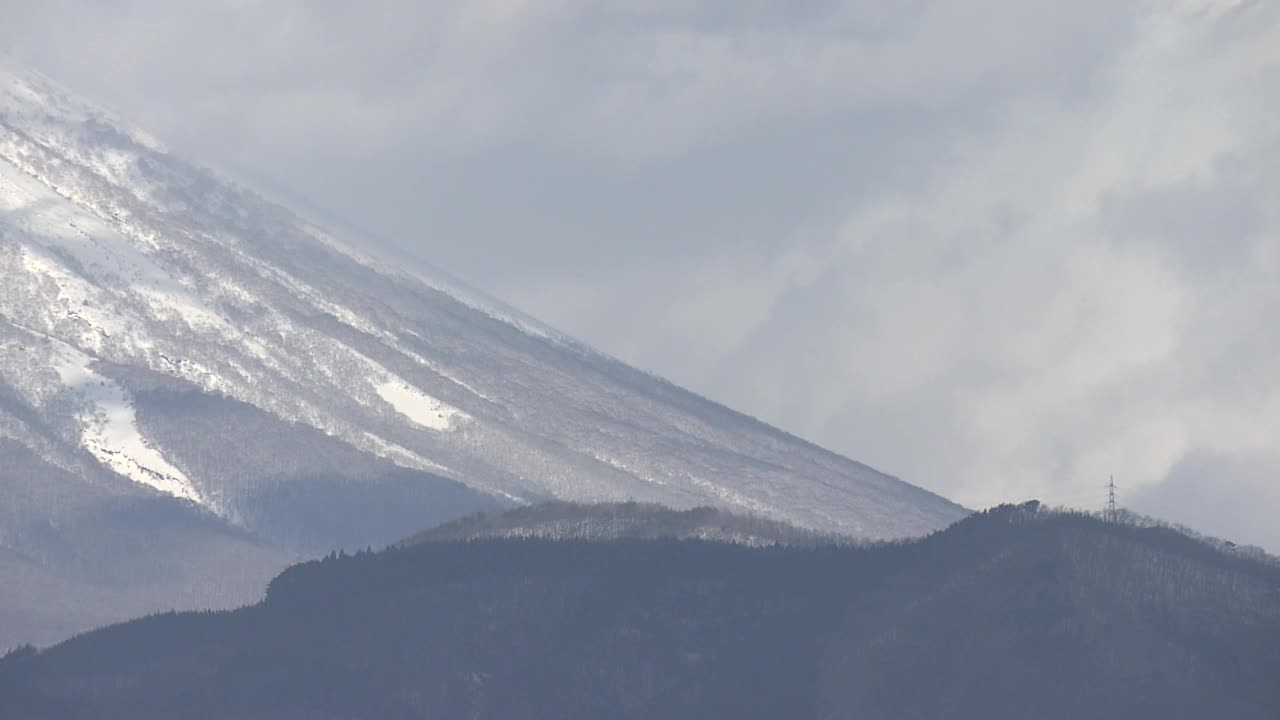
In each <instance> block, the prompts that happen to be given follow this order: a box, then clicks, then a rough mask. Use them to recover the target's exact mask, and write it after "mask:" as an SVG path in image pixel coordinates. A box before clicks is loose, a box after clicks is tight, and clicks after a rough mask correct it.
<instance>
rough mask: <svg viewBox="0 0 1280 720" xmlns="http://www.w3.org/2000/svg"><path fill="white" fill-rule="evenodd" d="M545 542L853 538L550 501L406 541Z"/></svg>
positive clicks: (642, 506)
mask: <svg viewBox="0 0 1280 720" xmlns="http://www.w3.org/2000/svg"><path fill="white" fill-rule="evenodd" d="M481 538H542V539H546V540H622V539H628V540H657V539H662V538H665V539H675V540H713V541H717V542H731V543H738V544H741V545H775V544H781V545H810V546H812V545H832V544H837V543H841V542H852V541H853V538H846V537H842V536H840V535H833V534H829V533H820V532H817V531H814V530H807V529H805V528H798V527H796V526H794V525H790V524H788V523H784V522H779V521H777V520H770V519H768V518H762V517H754V516H748V515H735V514H734V513H731V512H728V511H726V510H721V509H719V508H713V507H697V508H691V509H689V510H672V509H671V508H667V507H663V506H661V505H655V504H653V503H637V502H626V503H599V504H591V505H583V504H578V503H567V502H548V503H542V504H539V505H528V506H524V507H517V508H514V509H509V510H495V511H492V512H485V513H476V514H473V515H468V516H466V517H462V518H458V519H457V520H452V521H450V522H446V523H444V524H443V525H438V526H436V527H433V528H431V529H430V530H426V531H424V532H421V533H418V534H417V535H415V536H413V537H412V538H409V539H408V540H406V541H404V544H407V545H412V544H415V543H420V542H442V541H449V540H478V539H481Z"/></svg>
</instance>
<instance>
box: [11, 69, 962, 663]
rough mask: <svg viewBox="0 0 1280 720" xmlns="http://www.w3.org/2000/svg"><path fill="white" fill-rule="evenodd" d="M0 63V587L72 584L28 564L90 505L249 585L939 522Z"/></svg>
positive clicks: (867, 471)
mask: <svg viewBox="0 0 1280 720" xmlns="http://www.w3.org/2000/svg"><path fill="white" fill-rule="evenodd" d="M3 63H4V61H3V60H0V499H2V500H3V508H4V509H3V510H0V569H2V568H4V567H5V564H4V563H5V553H8V554H9V555H11V556H13V557H14V558H16V559H13V560H11V561H10V562H11V563H13V564H16V565H21V566H22V567H25V568H27V570H26V571H27V572H45V571H46V570H49V568H55V569H56V570H57V571H58V572H60V573H63V575H64V576H66V575H68V573H69V574H71V575H74V572H72V571H71V570H67V568H68V567H78V565H76V563H77V562H81V564H83V563H82V561H83V558H80V559H79V560H75V561H74V562H73V561H65V558H63V561H55V560H52V559H50V558H52V557H55V556H57V557H61V556H59V555H58V552H61V551H56V548H58V547H62V546H60V545H59V542H62V540H60V539H59V538H64V536H65V535H66V534H67V533H68V532H69V530H68V528H76V529H77V530H76V532H80V529H81V528H84V527H91V526H92V527H97V526H96V525H93V524H92V523H87V522H86V521H85V520H84V518H85V517H87V516H86V515H84V513H99V510H100V508H101V506H102V503H106V502H110V503H115V504H116V505H119V504H120V503H124V504H125V505H127V506H130V507H132V504H134V503H141V502H146V503H150V505H149V507H152V508H153V509H154V508H162V510H155V512H159V513H160V514H161V515H164V517H166V518H171V519H170V520H165V521H164V522H161V523H160V524H161V525H165V526H166V527H168V526H172V527H169V530H165V531H164V532H174V533H176V532H177V530H176V529H174V528H181V529H182V533H184V534H183V537H184V538H187V540H186V541H184V542H192V543H195V542H197V540H196V539H193V538H197V537H198V538H202V540H200V542H204V543H205V544H204V545H203V546H202V547H205V548H208V547H212V546H214V545H217V546H218V547H220V548H222V549H223V550H225V552H223V551H219V552H216V553H214V552H206V553H204V555H209V556H215V557H217V558H218V561H217V562H223V561H224V560H225V559H226V557H228V554H227V553H231V555H232V556H236V557H241V556H244V555H246V554H251V555H254V556H255V557H259V556H261V558H260V559H261V564H262V567H263V568H266V567H268V566H272V567H273V569H274V568H275V567H278V566H279V565H278V564H279V563H280V562H283V560H281V558H282V557H285V556H296V555H298V554H305V553H311V552H315V551H317V550H319V549H324V548H327V547H332V546H335V545H355V546H363V545H364V544H377V543H380V542H389V541H391V540H393V539H395V536H394V535H393V533H396V532H400V533H401V534H408V531H411V530H413V529H418V528H420V527H422V526H425V525H427V524H430V522H432V521H438V520H442V519H446V518H448V517H454V516H457V515H460V514H463V513H466V512H473V511H477V510H484V509H491V508H495V507H500V506H503V505H510V504H523V503H528V502H534V501H539V500H544V499H553V498H554V499H561V500H571V501H583V502H607V501H625V500H636V501H641V502H653V503H661V504H664V505H668V506H671V507H675V508H689V507H694V506H699V505H715V506H718V507H722V508H726V509H730V510H734V511H739V512H746V513H753V514H756V515H759V516H762V517H766V518H773V519H777V520H783V521H786V522H789V523H792V524H795V525H797V526H800V527H806V528H812V529H817V530H821V531H824V532H834V533H841V534H847V535H853V536H860V537H880V538H896V537H904V536H910V535H918V534H921V533H925V532H928V531H930V530H934V529H937V528H939V527H942V526H944V525H946V524H948V523H950V522H951V521H953V520H955V519H957V518H959V517H961V516H962V515H963V514H964V512H965V511H964V510H963V509H962V508H960V507H958V506H956V505H954V504H952V503H950V502H948V501H947V500H945V499H943V498H941V497H938V496H936V495H934V494H932V493H929V492H927V491H924V490H922V489H920V488H917V487H914V486H912V485H908V484H906V483H903V482H901V481H899V480H897V479H895V478H892V477H889V476H887V475H884V474H882V473H880V472H877V471H875V470H873V469H871V468H869V467H866V466H864V465H861V464H859V463H856V462H853V461H851V460H848V459H846V458H844V457H841V456H839V455H836V454H833V453H831V452H828V451H825V450H823V449H821V448H818V447H816V446H814V445H811V444H808V443H805V442H803V441H801V440H798V439H796V438H794V437H792V436H789V435H787V434H785V433H783V432H781V431H779V430H777V429H774V428H772V427H769V426H767V425H765V424H763V423H760V422H757V421H755V420H753V419H751V418H748V417H745V416H743V415H740V414H738V413H735V412H733V411H731V410H728V409H726V408H724V407H721V406H719V405H716V404H714V403H711V402H709V401H707V400H704V399H702V398H700V397H698V396H696V395H694V394H691V393H689V392H687V391H684V390H682V389H680V388H678V387H675V386H673V385H671V384H669V383H667V382H665V381H663V380H661V379H658V378H655V377H653V376H651V375H648V374H645V373H642V372H639V371H637V370H635V369H632V368H630V367H627V366H626V365H624V364H622V363H620V362H618V361H616V360H614V359H611V358H609V357H606V356H604V355H601V354H599V353H596V352H594V351H592V350H590V349H589V348H587V347H585V346H583V345H582V344H580V343H577V342H575V341H573V340H571V339H569V338H566V337H564V336H562V335H560V334H558V333H556V332H555V331H553V330H551V329H549V328H546V327H544V326H542V325H540V324H539V323H537V322H535V321H533V320H531V319H529V318H526V317H524V316H522V315H520V314H519V313H517V312H515V311H513V310H510V309H508V308H505V307H502V306H501V305H500V304H498V303H495V302H491V301H489V300H487V299H485V298H483V297H481V296H479V295H477V294H475V293H472V292H469V291H465V290H463V289H461V288H458V287H456V286H454V285H453V284H451V283H449V282H447V281H444V280H441V279H440V278H437V277H434V276H428V275H424V274H421V273H414V272H411V271H408V270H406V269H404V268H399V267H388V266H386V265H385V264H381V263H379V262H376V261H374V260H372V259H370V258H367V257H364V256H363V255H361V254H360V253H358V252H356V251H353V250H352V249H351V248H350V247H348V246H347V245H346V244H344V243H343V240H342V238H340V237H335V236H334V235H333V234H331V233H329V232H327V231H326V230H325V229H323V228H321V227H319V226H317V225H315V224H313V223H311V222H308V221H307V220H306V219H305V218H303V217H299V216H298V215H295V214H294V213H292V212H290V211H289V210H288V209H286V208H283V207H280V206H278V205H275V204H272V203H271V202H268V201H267V200H265V199H263V198H262V197H260V196H258V195H256V194H254V193H253V192H251V191H249V190H246V189H244V188H242V187H240V186H238V185H236V184H234V183H231V182H228V181H226V180H224V179H221V178H220V177H218V176H216V175H215V174H213V173H211V172H209V171H206V170H204V169H201V168H199V167H196V166H193V165H191V164H189V163H187V162H185V161H183V160H181V159H179V158H176V157H174V156H173V155H171V154H170V153H168V152H167V151H166V150H165V149H164V148H163V146H161V145H160V144H159V143H158V142H157V141H155V140H154V139H152V138H150V137H149V136H147V135H146V134H145V133H143V132H141V131H139V130H136V129H133V128H131V127H129V126H127V125H126V124H125V123H123V122H121V121H119V120H118V119H116V118H114V117H112V116H111V115H110V114H108V113H106V112H103V111H102V110H100V109H98V108H96V107H94V106H92V105H90V104H88V103H86V102H84V101H83V100H80V99H78V98H76V97H74V96H72V95H70V94H69V93H67V92H65V91H63V90H61V89H59V88H58V87H57V86H56V85H54V84H53V83H51V82H49V81H48V80H46V79H45V78H43V77H41V76H39V75H38V74H36V73H32V72H29V71H26V70H21V69H13V68H6V67H4V66H3ZM339 211H340V209H339ZM424 232H426V231H424ZM780 381H781V380H780ZM77 513H80V514H77ZM99 515H100V513H99ZM95 517H96V516H95ZM148 517H150V515H149V516H148ZM178 518H181V519H180V520H179V519H178ZM193 527H196V528H200V530H199V532H198V533H196V531H194V530H192V529H191V528H193ZM117 529H118V528H117ZM156 533H161V531H160V530H156V531H155V532H153V533H150V534H149V535H148V540H147V542H146V543H144V544H148V546H149V547H156V546H160V545H164V546H165V547H167V548H169V547H177V546H178V545H179V544H180V543H170V544H166V543H168V541H167V540H164V539H163V538H165V537H167V536H164V535H163V534H162V533H161V534H159V535H157V534H156ZM193 533H195V534H194V535H193ZM83 543H92V540H91V539H85V538H82V542H81V545H83ZM63 544H64V545H65V544H66V543H63ZM71 546H75V547H80V546H79V545H76V544H75V543H71ZM51 548H54V549H51ZM77 552H78V551H77ZM166 552H167V553H169V554H168V555H166V557H170V556H173V557H177V556H174V555H173V554H172V552H170V551H169V550H166ZM237 553H238V554H237ZM65 554H66V553H64V555H65ZM71 554H72V555H75V554H76V553H75V552H72V553H71ZM81 554H83V553H81ZM59 562H61V564H59ZM175 562H178V561H176V560H175ZM210 562H211V563H212V564H211V565H210V566H209V567H204V566H201V567H196V566H195V565H193V564H190V563H188V564H187V565H186V566H182V567H175V568H174V569H173V571H172V572H171V573H169V574H168V575H167V576H166V577H168V578H169V580H170V581H172V582H171V585H172V588H174V589H173V592H171V593H170V594H171V595H173V594H174V593H176V596H177V597H179V598H180V599H181V598H185V599H187V600H189V601H191V602H192V603H197V604H198V603H200V602H205V601H207V600H208V597H206V596H200V593H198V592H196V593H195V594H194V595H192V594H191V593H188V592H187V591H186V590H185V588H187V587H188V585H186V584H184V583H185V578H187V577H188V576H190V575H191V574H192V573H196V572H200V573H206V572H212V573H215V574H216V573H218V572H225V571H226V570H225V568H222V567H220V566H217V563H216V562H214V561H210ZM178 564H179V565H181V564H182V563H181V562H178ZM273 564H274V565H273ZM33 568H34V569H33ZM238 572H244V566H243V564H242V565H241V566H240V569H239V570H238ZM259 574H261V573H256V572H247V575H250V576H252V578H250V579H247V580H246V583H248V584H250V585H251V584H252V580H253V579H254V578H257V576H258V575H259ZM3 579H4V578H0V580H3ZM77 581H79V578H78V577H77ZM0 584H2V583H0ZM0 593H3V591H0ZM183 593H186V594H183ZM197 596H198V597H197ZM232 599H235V600H239V599H240V595H236V596H235V598H232ZM8 601H9V598H7V597H5V596H3V595H2V594H0V608H3V607H4V606H5V603H6V602H8ZM168 601H169V599H168V596H166V599H165V602H168ZM2 612H4V610H3V609H0V613H2ZM0 618H3V615H0ZM2 629H3V625H0V630H2ZM3 634H4V633H3V632H0V645H3V644H4V637H3Z"/></svg>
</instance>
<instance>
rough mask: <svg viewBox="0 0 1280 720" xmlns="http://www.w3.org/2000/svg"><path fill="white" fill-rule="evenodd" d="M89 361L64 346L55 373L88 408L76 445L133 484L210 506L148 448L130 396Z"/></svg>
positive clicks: (151, 448)
mask: <svg viewBox="0 0 1280 720" xmlns="http://www.w3.org/2000/svg"><path fill="white" fill-rule="evenodd" d="M91 362H92V360H91V358H90V357H89V356H88V355H85V354H84V353H82V352H80V351H78V350H76V349H75V348H72V347H71V346H69V345H67V346H63V348H62V349H61V352H58V353H57V354H56V355H55V365H54V369H55V370H56V371H57V373H58V377H59V379H60V380H61V381H62V384H63V385H64V386H66V387H67V388H68V389H69V390H71V391H72V392H74V393H76V394H77V395H79V396H80V398H81V399H83V400H84V401H85V402H86V403H88V405H89V410H88V411H87V412H84V413H82V414H81V418H80V419H81V421H82V423H83V425H82V428H81V435H80V441H81V444H82V445H83V446H84V447H85V449H87V450H88V451H89V452H90V453H91V454H92V455H93V456H94V457H95V458H97V459H98V461H99V462H101V463H102V464H103V465H106V466H107V467H109V468H111V469H112V470H114V471H115V472H116V473H118V474H120V475H123V476H125V477H127V478H129V479H130V480H133V481H134V482H137V483H140V484H142V485H146V486H148V487H152V488H155V489H156V490H159V491H160V492H163V493H167V494H169V495H172V496H174V497H178V498H183V499H186V500H190V501H192V502H195V503H199V504H201V505H208V503H207V502H206V501H205V499H204V498H203V497H201V495H200V493H199V492H198V491H197V490H196V489H195V488H194V487H193V486H192V484H191V481H190V480H188V479H187V477H186V475H184V474H183V472H182V471H181V470H179V469H178V468H176V467H174V466H173V465H171V464H170V463H169V461H168V460H166V459H165V458H164V456H163V455H161V454H160V452H159V451H157V450H156V449H155V448H153V447H151V445H150V444H149V443H148V442H147V440H146V438H144V437H143V436H142V433H141V432H140V431H139V430H138V421H137V416H136V415H135V414H134V410H133V405H132V404H131V403H130V398H129V395H128V394H127V393H126V392H125V391H124V389H123V388H121V387H120V386H119V385H117V384H116V383H114V382H112V381H111V380H109V379H107V378H105V377H103V376H101V375H99V374H98V373H96V372H94V371H93V370H92V369H90V367H89V365H90V363H91Z"/></svg>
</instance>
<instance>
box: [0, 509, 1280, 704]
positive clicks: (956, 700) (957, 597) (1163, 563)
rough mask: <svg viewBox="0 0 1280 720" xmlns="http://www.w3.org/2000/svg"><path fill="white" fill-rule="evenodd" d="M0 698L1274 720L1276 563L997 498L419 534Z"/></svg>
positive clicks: (2, 664) (145, 635)
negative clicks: (727, 534) (879, 519)
mask: <svg viewBox="0 0 1280 720" xmlns="http://www.w3.org/2000/svg"><path fill="white" fill-rule="evenodd" d="M0 717H4V718H42V719H45V720H63V719H70V718H94V719H95V720H98V719H104V718H126V717H127V718H142V719H146V718H172V717H184V718H238V719H241V718H356V717H359V718H419V717H421V718H428V717H429V718H508V717H520V718H556V719H557V720H559V719H564V718H602V717H609V718H654V717H661V718H730V717H732V718H744V717H745V718H751V717H758V718H780V717H786V718H829V717H836V718H845V717H853V718H894V719H901V718H940V717H948V718H982V719H983V720H992V719H999V718H1018V719H1022V718H1029V717H1036V718H1082V717H1087V718H1126V719H1133V718H1160V719H1161V720H1166V719H1168V718H1206V717H1216V718H1233V719H1237V720H1248V719H1251V718H1259V719H1266V720H1274V719H1275V718H1277V717H1280V570H1278V569H1277V568H1276V567H1275V566H1274V565H1271V564H1268V563H1266V562H1263V561H1259V560H1258V559H1256V558H1250V557H1245V556H1243V555H1240V554H1233V553H1231V552H1229V551H1226V552H1224V551H1223V550H1221V549H1219V548H1216V547H1213V546H1210V545H1208V544H1205V543H1203V542H1199V541H1197V540H1194V539H1191V538H1188V537H1186V536H1185V535H1182V534H1179V533H1177V532H1174V531H1171V530H1165V529H1159V528H1138V527H1132V526H1127V525H1122V524H1116V523H1103V522H1101V521H1099V520H1097V519H1095V518H1091V517H1087V516H1078V515H1058V514H1050V513H1044V512H1034V511H1032V510H1031V509H1029V508H1025V507H1012V506H1006V507H1002V508H999V509H996V510H993V511H988V512H985V513H980V514H977V515H975V516H973V517H971V518H968V519H966V520H963V521H961V522H959V523H957V524H956V525H954V526H952V527H951V528H949V529H948V530H946V531H943V532H940V533H936V534H934V535H932V536H930V537H928V538H926V539H924V540H920V541H916V542H910V543H902V544H888V545H879V546H873V547H850V546H842V547H837V546H828V547H810V548H804V547H788V546H780V545H779V546H770V547H758V548H752V547H745V546H742V545H735V544H726V543H709V542H698V541H687V540H684V541H681V540H617V541H612V542H587V541H581V540H567V541H550V540H544V539H501V540H475V541H469V542H430V543H422V544H417V545H412V546H405V547H400V548H396V549H392V550H387V551H384V552H379V553H363V554H358V555H355V556H335V557H331V558H330V559H328V560H324V561H316V562H311V563H305V564H302V565H298V566H295V567H293V568H291V569H289V570H288V571H286V572H284V573H283V574H282V575H281V576H280V577H278V578H277V579H276V580H275V581H274V582H273V583H272V584H271V588H270V591H269V593H268V595H267V598H266V600H265V601H263V602H262V603H261V604H259V605H257V606H254V607H251V608H247V609H243V610H238V611H235V612H229V613H204V614H179V615H164V616H157V617H152V618H148V619H145V620H141V621H137V622H133V623H129V624H125V625H120V626H116V627H112V628H108V629H105V630H101V631H98V632H94V633H90V634H88V635H85V636H82V637H79V638H76V639H74V640H71V641H69V642H67V643H64V644H62V645H59V646H56V647H53V648H51V649H48V650H45V651H42V652H38V653H37V652H35V651H31V650H27V651H21V652H18V653H14V654H11V655H10V656H9V657H7V658H6V659H5V660H3V661H0Z"/></svg>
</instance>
